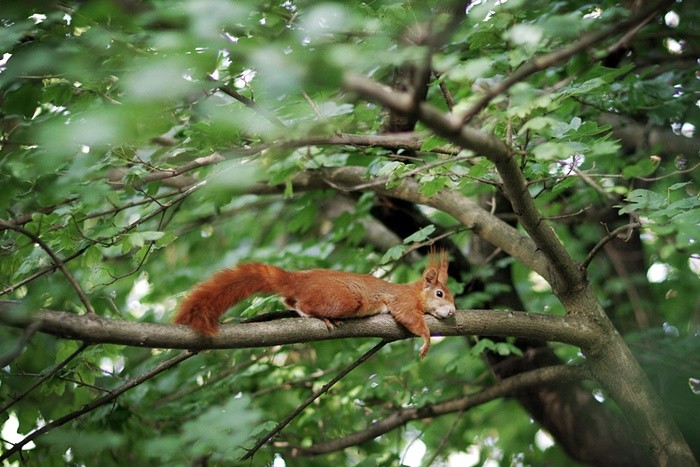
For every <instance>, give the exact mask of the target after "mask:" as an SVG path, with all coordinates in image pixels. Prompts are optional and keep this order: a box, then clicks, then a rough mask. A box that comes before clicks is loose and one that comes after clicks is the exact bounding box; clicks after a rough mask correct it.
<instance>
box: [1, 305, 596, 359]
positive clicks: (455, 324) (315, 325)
mask: <svg viewBox="0 0 700 467" xmlns="http://www.w3.org/2000/svg"><path fill="white" fill-rule="evenodd" d="M20 306H21V305H20V304H19V303H17V302H13V301H8V300H0V323H2V324H4V325H7V326H15V327H21V328H25V327H27V326H29V325H30V324H31V323H39V324H38V331H40V332H44V333H47V334H52V335H54V336H58V337H62V338H66V339H76V340H81V341H84V342H86V343H103V344H107V343H110V344H123V345H133V346H137V347H152V348H168V349H195V350H204V349H241V348H252V347H269V346H273V345H282V344H297V343H302V342H314V341H323V340H333V339H346V338H357V337H378V338H382V339H386V340H399V339H406V338H409V337H415V336H414V335H413V334H411V333H410V332H408V330H406V329H405V328H403V327H402V326H401V325H400V324H398V323H397V322H396V321H394V320H393V319H392V318H391V316H388V315H376V316H372V317H369V318H363V319H348V320H344V321H343V323H342V325H341V326H338V327H337V328H336V329H334V330H332V331H329V330H328V328H327V327H326V325H325V323H324V322H323V321H322V320H319V319H315V318H287V319H280V320H276V321H268V322H260V323H241V324H224V325H223V326H221V330H220V331H219V334H217V335H216V336H214V337H211V338H205V337H202V336H201V335H199V334H197V333H195V332H194V331H192V330H191V329H190V328H188V327H187V326H180V325H177V326H176V325H171V324H155V323H133V322H128V321H116V320H112V319H107V318H102V317H99V316H96V315H89V316H88V315H76V314H73V313H67V312H63V311H51V310H41V311H39V312H38V313H36V314H34V316H26V315H25V316H17V315H18V313H15V312H14V311H17V309H18V308H19V307H20ZM426 321H427V322H428V326H429V328H430V330H431V333H432V334H434V335H441V336H464V335H472V334H477V335H483V336H504V337H506V336H522V337H530V338H533V339H541V340H553V341H557V342H565V343H568V344H572V345H576V346H578V347H583V348H589V347H591V346H594V345H595V344H596V342H597V339H598V337H599V336H598V334H597V333H596V331H595V328H594V327H591V326H589V325H588V324H587V323H586V322H585V321H584V320H582V319H579V318H578V317H561V316H551V315H545V314H536V313H525V312H521V311H520V312H519V311H493V310H462V311H459V312H457V314H456V315H455V317H454V319H452V318H450V319H445V320H437V319H435V318H433V317H432V316H426Z"/></svg>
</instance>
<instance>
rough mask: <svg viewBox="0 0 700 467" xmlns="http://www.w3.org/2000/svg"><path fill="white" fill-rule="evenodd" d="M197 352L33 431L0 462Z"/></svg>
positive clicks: (180, 356)
mask: <svg viewBox="0 0 700 467" xmlns="http://www.w3.org/2000/svg"><path fill="white" fill-rule="evenodd" d="M196 354H197V352H196V351H193V350H186V351H184V352H182V353H179V354H178V355H176V356H174V357H173V358H170V359H168V360H166V361H164V362H162V363H161V364H159V365H157V366H156V367H155V368H153V369H151V370H149V371H147V372H146V373H144V374H142V375H141V376H139V377H138V378H134V379H132V380H130V381H128V382H127V383H125V384H123V385H122V386H120V387H118V388H117V389H115V390H114V391H110V392H109V394H106V395H104V396H102V397H100V398H98V399H95V400H94V401H92V402H90V403H88V404H85V405H84V406H83V407H81V408H80V409H78V410H75V411H73V412H71V413H69V414H67V415H64V416H63V417H61V418H58V419H56V420H53V421H51V422H48V423H47V424H46V425H44V426H42V427H40V428H37V429H36V430H34V431H32V432H31V433H29V434H28V435H27V436H25V437H24V438H22V440H20V441H19V442H17V443H15V444H14V445H13V446H12V447H11V448H10V449H8V450H7V451H5V452H3V453H2V454H0V461H3V460H5V459H9V458H10V457H12V455H13V454H15V453H17V452H19V451H20V450H21V449H22V447H24V446H25V445H26V444H27V443H29V442H30V441H33V440H34V439H36V438H38V437H39V436H41V435H43V434H45V433H48V432H49V431H51V430H53V429H54V428H58V427H59V426H62V425H65V424H66V423H68V422H70V421H71V420H75V419H76V418H78V417H80V416H82V415H85V414H86V413H88V412H91V411H93V410H95V409H96V408H98V407H100V406H103V405H105V404H108V403H110V402H112V401H113V400H115V399H116V398H117V397H119V396H121V395H122V394H124V393H125V392H126V391H128V390H129V389H132V388H134V387H136V386H138V385H139V384H141V383H143V382H145V381H147V380H149V379H151V378H153V377H155V376H157V375H158V374H160V373H162V372H163V371H165V370H167V369H169V368H171V367H173V366H175V365H177V364H178V363H180V362H183V361H185V360H187V359H188V358H190V357H192V356H193V355H196Z"/></svg>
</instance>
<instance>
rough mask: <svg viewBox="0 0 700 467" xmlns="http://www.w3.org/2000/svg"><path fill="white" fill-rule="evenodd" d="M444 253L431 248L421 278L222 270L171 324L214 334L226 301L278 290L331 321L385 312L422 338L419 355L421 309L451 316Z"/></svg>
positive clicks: (304, 310) (244, 267)
mask: <svg viewBox="0 0 700 467" xmlns="http://www.w3.org/2000/svg"><path fill="white" fill-rule="evenodd" d="M446 283H447V257H446V255H445V253H444V252H442V253H440V254H439V255H437V254H435V253H431V255H430V260H429V262H428V265H427V266H426V268H425V270H424V271H423V276H422V277H421V279H419V280H417V281H415V282H412V283H410V284H393V283H391V282H387V281H384V280H382V279H379V278H377V277H374V276H372V275H369V274H356V273H351V272H343V271H333V270H329V269H312V270H308V271H285V270H283V269H280V268H278V267H275V266H270V265H268V264H262V263H245V264H240V265H238V266H237V267H236V268H234V269H225V270H223V271H220V272H218V273H216V274H214V275H213V276H212V277H211V278H210V279H209V280H207V281H205V282H202V283H201V284H199V285H197V286H196V287H195V288H194V289H193V290H192V292H190V294H189V295H188V296H187V298H186V299H185V300H184V301H183V302H182V305H181V306H180V310H179V311H178V313H177V315H176V316H175V319H174V321H175V323H177V324H185V325H187V326H190V327H191V328H192V329H194V330H195V331H197V332H199V333H201V334H205V335H214V334H216V332H217V331H218V328H219V317H220V316H221V315H222V314H223V313H224V312H225V311H226V310H227V309H228V308H230V307H231V306H232V305H234V304H235V303H237V302H239V301H241V300H243V299H244V298H246V297H249V296H250V295H253V294H256V293H262V294H274V295H280V296H281V297H282V300H283V301H284V303H285V305H286V306H288V307H289V308H291V309H293V310H296V311H297V312H298V313H299V314H301V315H303V316H313V317H316V318H320V319H323V320H324V321H325V322H326V324H327V325H328V326H329V327H332V325H331V322H332V321H333V320H336V319H342V318H357V317H362V316H369V315H374V314H379V313H390V314H391V315H392V316H393V317H394V319H395V320H396V321H398V322H399V323H401V324H402V325H403V326H405V327H406V328H407V329H408V330H409V331H411V332H412V333H413V334H416V335H418V336H421V337H422V338H423V346H422V347H421V349H420V356H421V358H422V357H424V356H425V354H426V353H427V352H428V349H429V348H430V332H429V330H428V326H427V325H426V323H425V317H424V314H425V313H428V314H431V315H433V316H436V317H438V318H446V317H447V316H451V315H452V314H453V313H454V311H455V305H454V299H453V298H452V294H450V291H449V290H448V289H447V286H446Z"/></svg>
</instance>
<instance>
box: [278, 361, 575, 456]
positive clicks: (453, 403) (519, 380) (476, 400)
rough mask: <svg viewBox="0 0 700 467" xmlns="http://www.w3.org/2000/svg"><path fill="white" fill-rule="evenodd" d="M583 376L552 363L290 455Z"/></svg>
mask: <svg viewBox="0 0 700 467" xmlns="http://www.w3.org/2000/svg"><path fill="white" fill-rule="evenodd" d="M586 375H587V373H586V371H585V370H584V369H583V368H579V367H567V366H551V367H545V368H539V369H537V370H533V371H529V372H527V373H521V374H518V375H515V376H511V377H509V378H506V379H503V380H501V381H499V382H497V383H495V384H494V385H493V386H490V387H488V388H486V389H483V390H481V391H479V392H476V393H474V394H470V395H468V396H464V397H460V398H458V399H453V400H450V401H445V402H439V403H435V404H426V405H424V406H422V407H408V408H403V409H400V410H398V411H396V412H394V413H392V414H389V415H388V416H386V417H382V418H381V419H380V420H379V421H377V422H375V423H373V424H371V425H370V426H368V427H367V428H365V429H363V430H360V431H356V432H355V433H352V434H350V435H348V436H346V437H344V438H339V439H335V440H332V441H326V442H321V443H316V444H314V445H311V446H309V447H300V446H295V447H288V448H289V449H290V450H291V453H292V455H293V456H314V455H319V454H327V453H329V452H334V451H339V450H341V449H345V448H348V447H350V446H355V445H358V444H361V443H364V442H367V441H370V440H372V439H374V438H376V437H377V436H380V435H383V434H385V433H387V432H389V431H391V430H393V429H395V428H397V427H399V426H402V425H405V424H406V423H408V422H410V421H412V420H420V419H424V418H433V417H439V416H441V415H446V414H450V413H455V412H461V411H464V410H468V409H470V408H472V407H476V406H477V405H481V404H484V403H486V402H489V401H492V400H494V399H497V398H499V397H503V396H507V395H512V394H515V393H516V392H517V391H518V390H520V389H523V388H525V387H528V386H534V385H540V384H543V383H556V382H560V381H570V380H571V379H583V378H585V377H586Z"/></svg>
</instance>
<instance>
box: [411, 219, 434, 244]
mask: <svg viewBox="0 0 700 467" xmlns="http://www.w3.org/2000/svg"><path fill="white" fill-rule="evenodd" d="M433 232H435V225H433V224H430V225H427V226H425V227H423V228H422V229H420V230H419V231H417V232H414V233H413V234H411V235H409V236H408V237H406V238H404V240H403V243H404V245H407V244H409V243H418V242H422V241H424V240H425V239H427V238H428V237H429V236H430V234H432V233H433Z"/></svg>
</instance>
